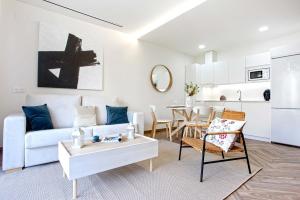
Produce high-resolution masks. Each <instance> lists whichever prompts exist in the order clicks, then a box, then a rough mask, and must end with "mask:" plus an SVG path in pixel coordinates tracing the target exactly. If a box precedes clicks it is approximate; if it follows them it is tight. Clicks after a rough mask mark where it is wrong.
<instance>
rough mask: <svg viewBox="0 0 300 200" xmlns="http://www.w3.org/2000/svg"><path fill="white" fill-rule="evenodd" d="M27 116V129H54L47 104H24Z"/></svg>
mask: <svg viewBox="0 0 300 200" xmlns="http://www.w3.org/2000/svg"><path fill="white" fill-rule="evenodd" d="M22 109H23V112H24V113H25V116H26V123H27V125H26V130H27V131H39V130H46V129H53V124H52V121H51V116H50V113H49V110H48V107H47V104H44V105H40V106H22Z"/></svg>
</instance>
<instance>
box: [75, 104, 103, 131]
mask: <svg viewBox="0 0 300 200" xmlns="http://www.w3.org/2000/svg"><path fill="white" fill-rule="evenodd" d="M96 124H97V122H96V107H95V106H78V107H76V109H75V120H74V124H73V125H74V127H87V126H95V125H96Z"/></svg>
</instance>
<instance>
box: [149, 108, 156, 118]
mask: <svg viewBox="0 0 300 200" xmlns="http://www.w3.org/2000/svg"><path fill="white" fill-rule="evenodd" d="M149 107H150V111H151V116H152V120H153V122H156V121H157V119H156V115H155V111H156V106H155V105H150V106H149Z"/></svg>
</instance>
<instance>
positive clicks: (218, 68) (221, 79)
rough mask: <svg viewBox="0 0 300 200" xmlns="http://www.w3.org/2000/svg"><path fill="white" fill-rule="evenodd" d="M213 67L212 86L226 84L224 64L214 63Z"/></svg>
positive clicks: (226, 76) (226, 69) (226, 68)
mask: <svg viewBox="0 0 300 200" xmlns="http://www.w3.org/2000/svg"><path fill="white" fill-rule="evenodd" d="M213 65H214V84H227V83H228V82H229V78H228V66H227V63H226V62H215V63H213Z"/></svg>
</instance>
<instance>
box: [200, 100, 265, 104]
mask: <svg viewBox="0 0 300 200" xmlns="http://www.w3.org/2000/svg"><path fill="white" fill-rule="evenodd" d="M196 102H222V103H226V102H241V103H243V102H244V103H270V101H264V100H255V99H254V100H251V99H248V100H241V101H239V100H226V101H220V100H211V99H207V100H196Z"/></svg>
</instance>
